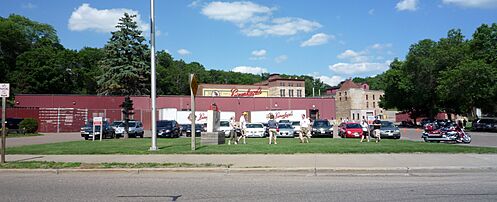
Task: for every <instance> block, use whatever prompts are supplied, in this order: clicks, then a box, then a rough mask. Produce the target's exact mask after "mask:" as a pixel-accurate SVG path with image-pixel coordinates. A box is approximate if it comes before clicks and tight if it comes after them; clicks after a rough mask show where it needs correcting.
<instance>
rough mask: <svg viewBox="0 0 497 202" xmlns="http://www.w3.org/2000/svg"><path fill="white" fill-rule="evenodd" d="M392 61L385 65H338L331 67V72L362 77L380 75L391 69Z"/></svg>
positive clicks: (364, 63)
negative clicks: (363, 75)
mask: <svg viewBox="0 0 497 202" xmlns="http://www.w3.org/2000/svg"><path fill="white" fill-rule="evenodd" d="M389 64H390V61H386V62H384V63H368V62H362V63H336V64H333V65H330V66H329V68H330V70H331V71H333V72H335V73H337V74H346V75H361V74H379V73H382V72H384V71H386V70H388V68H389Z"/></svg>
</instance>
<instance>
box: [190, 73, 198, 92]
mask: <svg viewBox="0 0 497 202" xmlns="http://www.w3.org/2000/svg"><path fill="white" fill-rule="evenodd" d="M190 88H192V91H193V96H196V95H197V89H198V82H197V77H196V76H195V74H191V81H190Z"/></svg>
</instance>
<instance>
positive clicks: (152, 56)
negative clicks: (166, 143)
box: [150, 0, 157, 151]
mask: <svg viewBox="0 0 497 202" xmlns="http://www.w3.org/2000/svg"><path fill="white" fill-rule="evenodd" d="M150 47H151V48H150V64H151V72H150V74H151V76H152V78H151V80H152V83H151V88H152V89H151V90H150V91H151V92H150V93H151V98H150V99H152V146H151V147H150V150H151V151H156V150H157V131H156V130H157V128H156V118H157V117H156V116H157V115H156V113H155V112H156V106H155V104H156V103H155V100H156V97H157V95H156V92H155V90H156V89H155V14H154V0H150Z"/></svg>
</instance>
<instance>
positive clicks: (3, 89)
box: [0, 83, 10, 163]
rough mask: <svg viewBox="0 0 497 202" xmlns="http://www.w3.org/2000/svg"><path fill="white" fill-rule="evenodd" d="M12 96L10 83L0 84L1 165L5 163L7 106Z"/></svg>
mask: <svg viewBox="0 0 497 202" xmlns="http://www.w3.org/2000/svg"><path fill="white" fill-rule="evenodd" d="M9 94H10V84H8V83H0V97H2V155H1V156H2V157H1V162H0V163H5V147H6V138H5V135H6V133H7V129H6V128H5V105H6V99H7V98H8V97H9Z"/></svg>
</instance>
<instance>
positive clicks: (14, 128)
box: [0, 118, 24, 133]
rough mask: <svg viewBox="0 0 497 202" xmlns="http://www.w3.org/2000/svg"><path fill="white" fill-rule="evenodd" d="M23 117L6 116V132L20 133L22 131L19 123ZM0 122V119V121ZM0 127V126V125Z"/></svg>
mask: <svg viewBox="0 0 497 202" xmlns="http://www.w3.org/2000/svg"><path fill="white" fill-rule="evenodd" d="M23 120H24V119H23V118H6V119H5V128H7V129H8V131H7V133H12V132H15V133H22V132H23V131H22V130H20V129H19V124H20V123H21V121H23ZM0 122H1V121H0ZM0 128H1V126H0Z"/></svg>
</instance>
